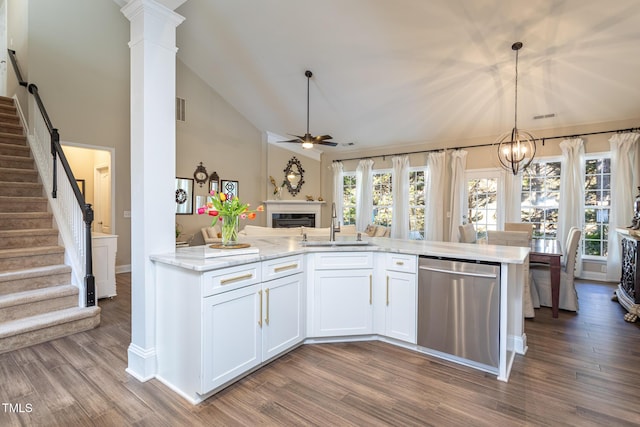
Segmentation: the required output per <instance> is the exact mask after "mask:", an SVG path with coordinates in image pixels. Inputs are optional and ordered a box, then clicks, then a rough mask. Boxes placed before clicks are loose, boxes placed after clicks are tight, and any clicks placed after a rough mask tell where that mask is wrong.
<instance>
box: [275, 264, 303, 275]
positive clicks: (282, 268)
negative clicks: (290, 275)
mask: <svg viewBox="0 0 640 427" xmlns="http://www.w3.org/2000/svg"><path fill="white" fill-rule="evenodd" d="M296 268H298V264H297V263H296V264H289V265H283V266H282V267H276V268H274V269H273V271H274V272H276V273H280V272H281V271H286V270H294V269H296Z"/></svg>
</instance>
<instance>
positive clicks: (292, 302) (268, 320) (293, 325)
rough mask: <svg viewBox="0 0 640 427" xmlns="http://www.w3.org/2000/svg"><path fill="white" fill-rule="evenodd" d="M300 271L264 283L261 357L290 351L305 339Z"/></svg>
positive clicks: (269, 357) (265, 357)
mask: <svg viewBox="0 0 640 427" xmlns="http://www.w3.org/2000/svg"><path fill="white" fill-rule="evenodd" d="M303 277H304V276H303V274H302V273H298V274H294V275H292V276H288V277H282V278H280V279H275V280H272V281H270V282H265V283H263V285H262V286H263V289H262V294H263V309H262V313H263V314H262V360H263V361H267V360H269V359H271V358H272V357H274V356H277V355H278V354H280V353H282V352H284V351H286V350H289V349H290V348H292V347H293V346H295V345H297V344H299V343H300V342H302V340H303V339H304V333H303V331H304V324H303V307H304V305H303V295H304V292H303V281H304V279H303Z"/></svg>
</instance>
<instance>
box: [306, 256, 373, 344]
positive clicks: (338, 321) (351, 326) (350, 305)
mask: <svg viewBox="0 0 640 427" xmlns="http://www.w3.org/2000/svg"><path fill="white" fill-rule="evenodd" d="M314 255H315V260H314V261H315V273H314V275H313V304H312V310H313V314H312V315H311V320H312V323H313V324H312V327H311V330H312V333H313V336H314V337H318V338H319V337H332V336H347V335H364V334H371V333H372V332H373V256H372V254H371V253H365V252H337V253H317V254H314Z"/></svg>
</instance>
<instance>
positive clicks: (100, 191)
mask: <svg viewBox="0 0 640 427" xmlns="http://www.w3.org/2000/svg"><path fill="white" fill-rule="evenodd" d="M95 177H96V179H95V185H94V197H93V203H94V206H93V210H94V215H95V218H94V227H93V230H94V231H97V232H99V233H105V234H111V171H110V170H109V166H98V167H96V173H95Z"/></svg>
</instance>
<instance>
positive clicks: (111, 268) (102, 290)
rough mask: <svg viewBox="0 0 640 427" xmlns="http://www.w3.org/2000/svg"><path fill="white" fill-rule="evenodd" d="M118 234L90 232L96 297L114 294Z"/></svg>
mask: <svg viewBox="0 0 640 427" xmlns="http://www.w3.org/2000/svg"><path fill="white" fill-rule="evenodd" d="M117 249H118V236H116V235H114V234H103V233H92V234H91V255H92V260H93V264H92V267H93V276H94V277H95V281H96V298H106V297H114V296H116V251H117Z"/></svg>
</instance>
